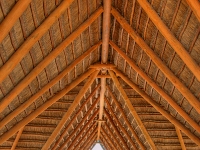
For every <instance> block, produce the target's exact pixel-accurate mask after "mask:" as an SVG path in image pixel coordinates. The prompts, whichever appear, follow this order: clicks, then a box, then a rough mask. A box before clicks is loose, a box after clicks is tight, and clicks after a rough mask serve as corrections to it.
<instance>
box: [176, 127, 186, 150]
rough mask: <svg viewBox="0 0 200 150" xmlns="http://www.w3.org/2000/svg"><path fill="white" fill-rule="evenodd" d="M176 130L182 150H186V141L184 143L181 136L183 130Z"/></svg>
mask: <svg viewBox="0 0 200 150" xmlns="http://www.w3.org/2000/svg"><path fill="white" fill-rule="evenodd" d="M175 129H176V134H177V136H178V139H179V142H180V144H181V148H182V150H186V147H185V144H184V141H183V137H182V134H181V130H179V128H177V127H175Z"/></svg>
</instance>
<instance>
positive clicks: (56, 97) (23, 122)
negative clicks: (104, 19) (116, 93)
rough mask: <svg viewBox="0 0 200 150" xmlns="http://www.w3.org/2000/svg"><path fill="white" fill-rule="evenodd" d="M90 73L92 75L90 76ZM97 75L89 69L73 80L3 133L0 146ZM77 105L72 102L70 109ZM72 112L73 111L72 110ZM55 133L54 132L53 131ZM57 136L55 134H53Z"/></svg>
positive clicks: (96, 72) (93, 70)
mask: <svg viewBox="0 0 200 150" xmlns="http://www.w3.org/2000/svg"><path fill="white" fill-rule="evenodd" d="M91 73H93V74H92V75H91ZM97 74H98V71H96V70H95V69H89V70H88V71H87V72H85V73H84V74H82V75H81V76H79V77H78V78H77V79H76V80H74V81H73V82H72V83H70V84H69V85H68V86H67V87H66V88H64V89H63V90H61V91H60V92H58V93H57V94H56V95H54V96H53V97H51V98H50V99H49V100H48V101H46V102H45V103H44V104H43V105H41V106H40V107H38V108H37V109H36V110H35V111H33V112H32V113H31V114H29V115H28V116H26V118H24V119H22V120H21V121H20V122H18V123H17V124H16V125H15V126H13V127H12V128H11V129H9V130H8V131H7V132H6V133H4V134H3V135H1V138H0V144H2V143H3V142H5V141H6V140H7V139H9V138H10V137H11V136H12V135H13V134H15V133H16V132H17V131H18V130H19V129H20V128H22V127H23V126H25V125H26V124H28V123H29V122H31V121H32V120H33V119H35V118H36V117H37V116H38V115H39V114H41V113H42V112H43V111H44V110H46V109H47V108H48V107H49V106H51V105H52V104H53V103H55V102H56V101H58V100H59V99H60V98H62V97H63V96H64V95H65V94H66V93H68V92H69V91H70V90H71V89H73V88H74V87H75V86H77V85H78V84H79V83H81V82H82V81H83V80H84V79H86V78H87V77H88V76H89V75H91V77H90V78H89V79H88V81H90V80H92V81H94V79H95V78H96V75H97ZM76 105H77V104H76V103H75V102H73V103H72V104H71V106H70V107H74V106H76ZM74 108H75V107H74ZM73 110H74V109H73ZM73 110H71V111H69V112H68V113H70V114H71V112H72V111H73ZM68 118H69V115H68V116H67V118H66V119H65V120H63V121H62V122H64V121H66V120H67V119H68ZM57 127H60V126H59V125H58V126H57ZM54 131H55V130H54ZM55 135H57V133H56V134H55ZM54 138H55V137H54Z"/></svg>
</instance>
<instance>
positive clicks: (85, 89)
mask: <svg viewBox="0 0 200 150" xmlns="http://www.w3.org/2000/svg"><path fill="white" fill-rule="evenodd" d="M98 73H99V71H95V72H94V73H93V74H92V75H91V76H90V78H89V79H88V80H87V82H86V83H85V85H84V87H83V88H82V89H81V90H80V92H79V93H78V95H77V96H76V98H75V100H74V102H73V103H72V104H71V106H70V107H69V109H68V110H67V112H66V113H65V114H64V116H63V117H62V120H61V121H60V122H59V124H58V125H57V127H56V128H55V130H54V131H53V133H52V134H51V136H50V137H49V138H48V140H47V142H46V143H45V144H44V146H43V147H42V150H46V149H48V148H49V147H50V146H51V143H52V142H53V140H54V139H55V137H56V136H57V135H58V134H59V132H60V131H61V129H62V128H63V126H64V124H65V123H66V120H67V119H69V117H70V115H71V114H72V112H73V111H74V110H75V108H76V107H77V106H78V104H79V103H80V101H81V99H82V98H83V96H84V95H85V93H86V92H87V91H88V88H89V87H90V86H91V85H92V83H93V82H94V80H95V78H96V76H97V75H98Z"/></svg>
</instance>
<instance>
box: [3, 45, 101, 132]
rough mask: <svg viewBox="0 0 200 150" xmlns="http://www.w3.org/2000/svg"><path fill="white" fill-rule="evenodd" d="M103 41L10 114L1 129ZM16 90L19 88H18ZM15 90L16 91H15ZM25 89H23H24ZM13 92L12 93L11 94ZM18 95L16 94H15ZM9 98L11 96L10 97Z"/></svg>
mask: <svg viewBox="0 0 200 150" xmlns="http://www.w3.org/2000/svg"><path fill="white" fill-rule="evenodd" d="M101 43H102V42H101V41H99V42H98V43H97V44H95V45H94V46H92V47H91V48H89V49H88V50H87V51H86V52H85V53H83V54H82V55H81V56H80V57H78V58H77V59H76V60H75V61H74V62H72V63H71V64H70V65H69V66H68V67H67V68H66V69H64V70H63V71H62V72H61V73H60V74H59V75H57V76H56V77H55V78H54V79H52V80H51V81H50V82H49V83H48V84H46V85H45V86H44V87H42V88H41V89H40V90H39V91H38V92H37V93H35V94H34V95H33V96H32V97H31V98H29V99H28V100H26V101H25V102H24V103H22V104H21V105H20V106H19V107H17V108H16V109H15V110H13V111H12V112H11V113H10V114H8V115H7V116H6V117H5V118H4V119H3V120H1V122H0V129H1V128H3V127H4V126H5V125H6V124H7V123H8V122H9V121H11V120H12V119H13V118H14V117H16V116H17V115H18V114H20V113H21V112H22V111H24V110H25V109H26V108H27V107H28V106H30V105H31V104H32V103H33V102H34V101H36V100H37V99H38V98H39V97H40V96H42V94H44V93H45V92H46V91H48V90H49V88H51V87H52V86H53V85H55V84H56V83H57V82H58V81H59V80H60V79H62V78H63V77H64V76H65V75H67V74H68V73H69V72H70V71H71V70H72V69H73V68H74V67H75V66H76V65H77V64H79V63H80V62H81V61H83V60H84V58H86V57H87V56H88V55H89V54H90V53H91V52H93V51H94V50H96V49H97V48H98V47H99V46H100V45H101ZM15 88H19V87H18V86H16V87H15ZM15 88H14V91H15ZM22 88H23V87H22ZM12 93H13V92H12V91H11V92H10V94H12ZM14 95H16V93H14ZM8 97H9V96H8Z"/></svg>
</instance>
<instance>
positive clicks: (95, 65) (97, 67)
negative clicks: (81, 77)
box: [89, 63, 116, 70]
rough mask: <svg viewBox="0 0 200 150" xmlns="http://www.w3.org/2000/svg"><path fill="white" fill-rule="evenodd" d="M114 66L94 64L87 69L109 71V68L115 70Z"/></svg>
mask: <svg viewBox="0 0 200 150" xmlns="http://www.w3.org/2000/svg"><path fill="white" fill-rule="evenodd" d="M115 67H116V66H115V65H114V64H100V63H97V64H94V65H90V66H89V68H95V69H100V70H101V69H111V68H115Z"/></svg>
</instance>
